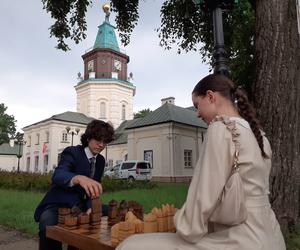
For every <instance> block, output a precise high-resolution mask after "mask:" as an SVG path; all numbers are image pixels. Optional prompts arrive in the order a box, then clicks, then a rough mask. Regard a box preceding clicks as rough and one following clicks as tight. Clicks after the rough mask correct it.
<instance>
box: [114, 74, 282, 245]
mask: <svg viewBox="0 0 300 250" xmlns="http://www.w3.org/2000/svg"><path fill="white" fill-rule="evenodd" d="M192 100H193V104H194V106H195V108H196V109H197V115H198V117H199V118H202V119H203V120H204V121H205V122H206V123H207V124H208V129H207V133H206V137H205V140H204V143H203V145H202V148H201V152H200V156H199V160H198V163H197V165H196V167H195V169H194V174H193V178H192V181H191V184H190V187H189V191H188V195H187V199H186V202H185V203H184V205H183V206H182V208H181V209H179V210H178V211H177V213H176V214H175V217H174V223H175V226H176V230H177V232H176V234H172V233H154V234H141V235H134V236H131V237H129V238H128V239H126V240H125V241H124V242H122V243H121V244H120V245H119V247H118V248H117V250H134V249H143V250H148V249H149V250H157V249H163V250H171V249H172V250H173V249H184V250H186V249H195V250H196V249H198V250H214V249H215V250H221V249H222V250H223V249H228V250H258V249H261V250H284V249H286V247H285V243H284V240H283V237H282V233H281V231H280V227H279V224H278V222H277V220H276V218H275V215H274V213H273V210H272V209H271V207H270V203H269V199H268V194H269V174H270V168H271V148H270V144H269V142H268V140H267V138H266V137H265V135H264V133H263V132H262V131H261V130H260V127H259V124H258V121H257V120H256V118H255V114H254V111H253V109H252V107H251V106H250V104H249V103H248V100H247V98H246V96H245V95H244V94H243V93H242V92H241V90H240V89H237V88H235V87H234V84H233V82H232V81H231V80H229V79H228V78H227V77H225V76H223V75H216V74H212V75H208V76H206V77H205V78H203V79H202V80H201V81H200V82H199V83H198V84H197V85H196V86H195V88H194V90H193V92H192ZM237 149H238V151H239V155H238V167H239V172H238V173H239V175H240V177H241V180H242V186H241V188H242V189H243V191H244V192H243V193H244V196H245V202H244V204H245V211H244V212H245V215H246V217H245V219H244V220H243V221H242V222H240V223H239V224H237V225H226V224H225V223H223V221H226V220H227V219H228V218H230V217H231V216H232V215H233V214H231V213H234V212H233V211H234V208H235V206H236V204H234V202H233V203H232V210H229V211H228V213H227V214H221V217H220V215H219V220H220V221H222V223H220V222H219V221H218V220H215V219H214V216H213V215H214V212H215V211H216V209H217V207H218V204H219V203H218V201H219V199H220V197H221V195H222V192H223V190H224V186H225V184H226V183H227V181H228V178H229V177H230V176H231V173H232V166H233V163H234V160H235V151H236V150H237ZM222 216H223V218H222Z"/></svg>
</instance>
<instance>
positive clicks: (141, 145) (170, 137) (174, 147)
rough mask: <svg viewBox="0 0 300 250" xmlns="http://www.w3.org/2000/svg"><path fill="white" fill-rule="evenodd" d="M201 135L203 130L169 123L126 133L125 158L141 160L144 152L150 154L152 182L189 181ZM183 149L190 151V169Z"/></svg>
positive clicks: (200, 142) (197, 153)
mask: <svg viewBox="0 0 300 250" xmlns="http://www.w3.org/2000/svg"><path fill="white" fill-rule="evenodd" d="M204 133H205V130H203V129H200V128H195V127H191V126H185V125H178V124H176V123H172V122H170V123H166V124H161V125H155V126H149V127H144V128H137V129H131V130H128V159H129V160H144V152H145V151H152V152H153V159H152V160H153V170H152V175H153V177H154V178H155V179H157V180H167V181H177V179H178V180H180V179H190V177H191V176H192V175H193V171H194V167H195V165H196V161H197V159H198V157H199V150H200V148H201V145H202V138H203V135H204ZM184 150H190V151H191V156H192V162H191V163H192V164H191V167H185V165H184Z"/></svg>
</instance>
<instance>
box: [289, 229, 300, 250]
mask: <svg viewBox="0 0 300 250" xmlns="http://www.w3.org/2000/svg"><path fill="white" fill-rule="evenodd" d="M285 241H286V247H287V249H288V250H300V225H298V226H296V227H295V231H294V232H292V233H289V234H287V235H286V237H285Z"/></svg>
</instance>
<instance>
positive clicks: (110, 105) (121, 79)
mask: <svg viewBox="0 0 300 250" xmlns="http://www.w3.org/2000/svg"><path fill="white" fill-rule="evenodd" d="M103 10H104V12H105V13H106V16H105V21H104V22H103V23H102V24H101V25H100V26H98V33H97V37H96V40H95V43H94V46H93V47H92V48H91V49H90V50H88V51H87V52H86V53H85V54H84V55H83V56H82V59H83V61H84V74H83V79H80V82H78V84H77V85H76V86H75V90H76V94H77V112H80V113H83V114H85V115H87V116H91V117H94V118H96V119H101V120H104V121H106V122H107V121H109V122H111V123H112V124H113V126H114V128H117V127H118V126H119V125H120V124H121V122H123V121H124V120H130V119H132V118H133V96H134V94H135V86H134V85H133V84H132V83H131V82H129V80H128V77H127V64H128V62H129V56H127V55H126V54H125V53H124V52H122V51H121V50H120V48H119V45H118V41H117V38H116V34H115V27H114V26H112V25H111V24H110V22H109V15H110V7H109V5H108V4H104V5H103Z"/></svg>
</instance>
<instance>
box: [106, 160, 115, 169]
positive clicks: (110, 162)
mask: <svg viewBox="0 0 300 250" xmlns="http://www.w3.org/2000/svg"><path fill="white" fill-rule="evenodd" d="M113 164H114V160H112V159H109V160H108V164H107V166H108V167H109V168H111V167H112V166H113Z"/></svg>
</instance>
